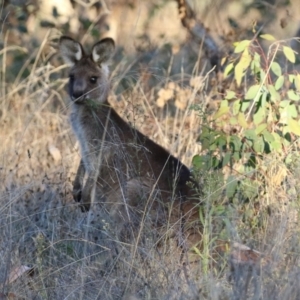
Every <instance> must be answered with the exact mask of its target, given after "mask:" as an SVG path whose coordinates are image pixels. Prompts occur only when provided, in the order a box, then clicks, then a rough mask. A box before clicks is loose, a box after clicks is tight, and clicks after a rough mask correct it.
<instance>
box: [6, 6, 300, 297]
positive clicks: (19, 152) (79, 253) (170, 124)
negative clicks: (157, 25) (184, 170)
mask: <svg viewBox="0 0 300 300" xmlns="http://www.w3.org/2000/svg"><path fill="white" fill-rule="evenodd" d="M158 2H159V1H158ZM158 8H159V6H158ZM163 8H164V6H162V10H163ZM0 9H1V8H0ZM11 9H15V11H14V12H15V13H16V12H17V9H16V7H14V6H11ZM199 9H200V8H199ZM158 10H159V9H158ZM159 11H160V10H159ZM3 12H5V11H4V10H3ZM12 12H13V10H12V11H11V13H12ZM16 14H17V13H16ZM153 14H154V15H155V12H154V13H153ZM117 15H118V14H117ZM6 17H7V18H10V17H11V16H8V15H5V16H3V15H2V19H5V18H6ZM14 17H15V16H14ZM222 17H224V16H223V15H222ZM16 20H18V19H17V18H16ZM3 22H4V21H3ZM4 23H5V22H4ZM4 23H3V24H4ZM20 23H21V21H20ZM179 25H180V22H179ZM149 28H150V29H151V26H150V25H149V24H148V25H147V30H149ZM4 29H5V26H4V25H3V28H2V31H1V32H0V34H1V35H2V36H1V38H0V43H1V45H2V46H3V47H2V48H0V62H1V66H0V68H1V73H0V74H1V82H0V124H1V131H0V137H1V138H0V141H1V147H0V193H1V194H0V200H1V202H0V253H1V255H0V299H131V300H133V299H299V298H300V289H299V284H298V282H299V279H300V268H299V253H300V243H299V226H298V214H299V197H298V190H299V187H300V186H299V183H298V180H297V179H298V178H299V177H298V176H299V172H300V169H299V168H300V165H299V163H300V160H299V157H298V156H297V155H295V158H294V160H293V162H292V164H290V165H289V167H288V166H287V165H286V164H284V163H283V162H282V159H281V157H279V156H276V155H274V156H271V157H270V156H268V157H267V156H266V157H264V158H263V159H262V160H261V162H260V168H261V170H264V172H263V174H264V175H263V177H262V176H261V174H262V173H260V176H259V177H257V178H256V177H255V176H256V174H253V176H252V175H251V176H249V178H251V181H250V180H249V181H246V182H245V185H249V186H251V189H252V190H253V191H254V192H253V195H254V196H253V197H251V196H249V197H248V198H247V199H246V200H245V199H244V198H243V199H242V200H241V199H239V198H235V199H233V200H232V201H230V199H228V198H227V197H226V195H225V192H224V190H226V183H224V181H223V177H220V174H219V172H215V173H214V172H211V171H210V172H207V173H205V172H199V173H197V174H195V175H196V177H197V178H198V179H199V181H200V182H201V184H202V185H203V191H204V196H203V197H202V198H201V201H202V202H203V211H200V212H199V219H201V222H202V224H203V240H202V241H201V247H200V246H199V247H198V248H195V249H194V255H195V256H196V257H197V260H196V263H189V262H186V263H185V265H184V266H182V260H184V259H183V258H182V257H181V256H180V255H179V254H178V252H179V251H178V249H177V247H176V245H175V244H174V241H172V239H168V238H167V237H165V236H164V235H163V236H160V240H159V241H158V233H157V232H156V230H154V229H153V228H149V227H148V224H147V222H145V223H144V224H143V226H142V227H141V230H140V235H139V236H134V235H133V236H132V235H131V233H130V228H128V230H127V231H128V232H125V233H124V235H123V236H125V235H126V236H127V237H130V238H127V239H126V238H124V239H120V235H119V234H118V233H116V232H115V231H114V228H115V225H114V220H113V219H112V218H111V217H110V216H109V215H108V214H107V213H106V212H105V211H103V210H101V209H99V208H95V209H94V210H93V211H91V212H90V213H82V212H81V210H80V209H79V208H78V204H77V203H75V202H74V201H73V199H72V195H71V191H72V181H73V179H74V176H75V172H76V169H77V166H78V163H79V159H80V154H79V149H78V145H77V144H76V141H75V138H74V136H73V133H72V132H71V129H70V125H69V123H68V117H67V113H68V107H69V102H68V100H67V96H66V92H65V90H64V88H65V84H66V74H67V71H66V66H61V65H60V59H59V58H58V57H55V56H53V53H54V52H55V41H56V40H57V38H58V36H59V34H58V33H57V31H53V30H52V31H48V30H47V31H45V32H47V33H46V35H45V36H44V37H43V38H42V39H41V40H39V41H38V42H37V41H36V40H35V39H34V38H32V36H31V35H30V34H27V33H26V34H24V36H22V38H21V39H20V41H21V42H23V43H24V41H26V42H27V43H28V44H27V46H26V48H25V47H24V45H25V44H20V42H19V41H18V37H20V33H19V31H18V30H17V29H16V27H14V28H13V29H12V28H10V30H4ZM90 29H91V28H90V27H89V29H88V30H90ZM60 30H61V31H62V29H61V28H60ZM88 30H86V31H85V32H84V33H87V36H88ZM181 30H182V29H181ZM83 31H84V30H83ZM53 32H54V33H53ZM66 33H67V32H64V34H66ZM181 33H182V32H181ZM16 36H17V37H16ZM165 39H167V38H165ZM171 41H172V39H171ZM137 43H140V40H138V41H137ZM189 43H190V41H189V42H188V43H186V44H184V45H164V46H162V47H161V48H160V50H157V49H156V48H155V47H154V46H152V45H150V46H149V45H148V46H147V51H144V52H141V50H139V51H140V52H138V54H137V53H135V55H132V54H130V53H127V52H123V53H122V50H119V52H117V54H116V55H115V61H114V63H113V64H112V92H111V95H110V103H111V104H112V105H113V106H114V107H115V108H116V110H117V111H118V112H119V113H120V115H121V116H122V117H123V118H124V119H126V120H128V122H130V123H131V124H132V125H133V126H136V127H137V128H139V129H140V130H141V131H142V132H143V133H145V134H146V135H148V136H150V137H151V138H152V139H153V140H155V141H156V142H158V143H159V144H161V145H162V146H164V147H165V148H167V149H168V150H169V151H170V152H171V153H172V154H174V155H175V156H177V157H179V158H180V159H181V160H182V161H183V162H184V163H185V164H186V165H188V166H191V161H192V158H193V156H194V155H195V154H199V153H201V145H199V144H198V143H197V138H198V135H199V134H200V132H201V130H202V128H203V126H205V125H206V122H208V120H209V118H210V116H211V115H212V113H213V112H214V111H215V109H216V108H217V106H218V103H219V102H218V100H216V101H214V100H213V99H220V98H221V96H218V91H219V90H220V89H222V85H223V84H225V83H224V82H217V80H216V78H215V75H214V73H213V71H211V70H210V67H209V63H208V62H207V61H206V58H205V55H204V52H202V49H201V47H199V46H198V48H197V47H196V48H197V51H194V50H195V47H194V46H193V45H192V44H189ZM191 43H192V42H191ZM53 46H54V47H53ZM124 47H125V46H124ZM170 49H171V50H170ZM199 49H200V50H199ZM189 51H191V52H189ZM193 51H194V52H193ZM124 53H125V54H124ZM170 53H171V54H170ZM186 53H190V56H191V57H193V59H191V60H187V61H183V60H182V58H183V57H185V58H186ZM149 56H150V59H149ZM216 82H217V83H216ZM226 84H227V83H226ZM191 106H194V107H196V109H190V107H191ZM295 144H296V143H295ZM297 150H298V149H297V145H294V146H293V147H290V148H288V149H286V153H285V154H286V155H287V154H289V153H292V152H293V153H296V151H297ZM228 172H229V171H228V170H227V171H226V170H225V171H224V173H226V174H228ZM225 182H226V181H225ZM199 201H200V200H199ZM158 242H159V243H161V244H162V245H163V246H162V247H161V248H160V251H158V248H157V247H156V244H157V243H158ZM245 245H247V246H248V247H249V248H247V247H246V246H245ZM254 249H255V250H254ZM185 261H186V259H185Z"/></svg>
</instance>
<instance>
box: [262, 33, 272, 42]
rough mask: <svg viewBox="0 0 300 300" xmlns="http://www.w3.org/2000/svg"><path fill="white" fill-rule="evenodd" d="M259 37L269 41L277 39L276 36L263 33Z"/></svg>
mask: <svg viewBox="0 0 300 300" xmlns="http://www.w3.org/2000/svg"><path fill="white" fill-rule="evenodd" d="M259 37H260V38H262V39H264V40H267V41H276V39H275V38H274V36H273V35H271V34H261V35H260V36H259Z"/></svg>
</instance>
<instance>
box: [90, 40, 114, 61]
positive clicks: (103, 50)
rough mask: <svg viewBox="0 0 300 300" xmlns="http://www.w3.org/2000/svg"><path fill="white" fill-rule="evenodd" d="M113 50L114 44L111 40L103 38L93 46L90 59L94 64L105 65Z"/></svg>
mask: <svg viewBox="0 0 300 300" xmlns="http://www.w3.org/2000/svg"><path fill="white" fill-rule="evenodd" d="M114 50H115V42H114V40H113V39H111V38H105V39H103V40H101V41H100V42H98V43H96V44H95V45H94V46H93V50H92V58H93V61H94V62H95V63H96V64H98V65H99V64H101V63H106V62H107V61H108V60H109V59H110V58H111V56H112V55H113V52H114Z"/></svg>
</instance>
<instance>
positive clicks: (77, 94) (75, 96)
mask: <svg viewBox="0 0 300 300" xmlns="http://www.w3.org/2000/svg"><path fill="white" fill-rule="evenodd" d="M82 96H83V92H82V91H73V93H72V100H76V99H78V98H80V97H82Z"/></svg>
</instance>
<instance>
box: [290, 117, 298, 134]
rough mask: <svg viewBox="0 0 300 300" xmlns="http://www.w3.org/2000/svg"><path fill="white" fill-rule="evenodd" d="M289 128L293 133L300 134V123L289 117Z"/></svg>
mask: <svg viewBox="0 0 300 300" xmlns="http://www.w3.org/2000/svg"><path fill="white" fill-rule="evenodd" d="M288 128H289V130H290V131H291V132H292V133H294V134H296V135H298V136H300V125H299V123H298V122H297V121H296V120H294V119H289V120H288Z"/></svg>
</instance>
